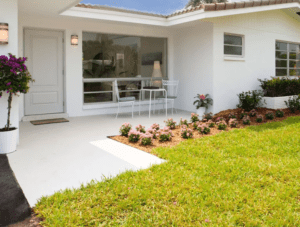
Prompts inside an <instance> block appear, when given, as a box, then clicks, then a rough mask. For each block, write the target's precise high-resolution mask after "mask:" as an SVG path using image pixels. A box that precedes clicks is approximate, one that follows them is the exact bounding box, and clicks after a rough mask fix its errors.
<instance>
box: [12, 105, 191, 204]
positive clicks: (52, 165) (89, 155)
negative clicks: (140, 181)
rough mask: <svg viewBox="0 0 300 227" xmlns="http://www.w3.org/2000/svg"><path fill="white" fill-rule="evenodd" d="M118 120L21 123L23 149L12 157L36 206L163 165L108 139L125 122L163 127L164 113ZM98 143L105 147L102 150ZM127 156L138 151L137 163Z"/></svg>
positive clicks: (105, 117)
mask: <svg viewBox="0 0 300 227" xmlns="http://www.w3.org/2000/svg"><path fill="white" fill-rule="evenodd" d="M168 113H169V114H168V118H173V119H174V120H175V121H177V122H178V121H179V120H180V117H183V118H186V119H189V118H190V112H186V111H178V113H176V112H174V115H172V114H171V110H170V109H169V111H168ZM115 117H116V115H115V114H114V115H101V116H100V115H98V116H87V117H73V118H69V121H70V122H69V123H59V124H48V125H39V126H34V125H32V124H31V123H30V122H20V145H19V146H18V148H17V151H16V152H14V153H11V154H9V155H8V158H9V162H10V165H11V167H12V169H13V171H14V173H15V175H16V178H17V180H18V181H19V184H20V186H21V188H22V189H23V191H24V194H25V196H26V197H27V200H28V202H29V204H30V205H31V206H34V205H35V204H36V202H37V200H38V199H39V198H40V197H42V196H47V195H51V194H53V193H54V192H56V191H59V190H64V189H67V188H78V187H80V186H81V184H86V183H89V182H91V181H92V180H96V181H101V180H102V179H103V177H112V176H116V175H118V174H120V173H122V172H124V171H126V170H132V171H135V170H138V169H141V168H147V167H146V166H148V165H149V164H150V163H151V164H153V163H157V164H158V163H161V162H162V161H163V160H160V159H158V158H157V157H155V156H153V155H150V154H148V153H145V152H143V151H139V150H136V149H134V148H132V149H131V147H128V146H126V145H123V144H120V143H118V142H115V141H112V140H110V139H107V136H111V135H118V134H119V127H120V126H121V125H122V124H123V123H124V122H130V123H131V124H132V126H133V127H135V126H136V125H138V124H142V125H143V126H146V128H149V127H150V125H152V124H153V123H158V124H160V125H161V126H164V125H165V124H164V121H165V120H166V119H167V118H166V115H165V112H164V111H161V112H160V113H156V114H155V115H151V118H149V115H148V112H147V111H146V112H142V113H141V115H140V116H139V115H138V113H135V115H134V118H131V113H121V114H120V115H119V117H118V118H117V119H116V118H115ZM108 141H109V142H108ZM95 143H97V144H102V145H103V147H106V148H99V146H95ZM112 147H113V149H110V148H112ZM128 148H130V149H131V150H128ZM114 151H118V152H119V153H117V154H116V153H114ZM123 151H124V154H123V153H122V152H123ZM128 152H129V153H130V152H136V153H134V154H135V155H134V156H136V158H133V156H132V155H131V156H130V155H129V154H128ZM131 154H132V153H131ZM139 163H142V164H139ZM147 163H148V164H147Z"/></svg>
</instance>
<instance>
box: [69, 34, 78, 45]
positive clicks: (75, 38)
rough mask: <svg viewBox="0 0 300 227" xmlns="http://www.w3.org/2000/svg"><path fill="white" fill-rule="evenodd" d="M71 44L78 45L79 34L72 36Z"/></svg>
mask: <svg viewBox="0 0 300 227" xmlns="http://www.w3.org/2000/svg"><path fill="white" fill-rule="evenodd" d="M71 45H72V46H78V35H72V36H71Z"/></svg>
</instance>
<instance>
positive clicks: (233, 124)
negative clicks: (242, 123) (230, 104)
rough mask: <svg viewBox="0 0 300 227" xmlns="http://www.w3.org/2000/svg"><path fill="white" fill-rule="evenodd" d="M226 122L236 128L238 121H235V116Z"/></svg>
mask: <svg viewBox="0 0 300 227" xmlns="http://www.w3.org/2000/svg"><path fill="white" fill-rule="evenodd" d="M228 124H229V126H230V127H231V128H236V127H237V126H238V124H239V122H238V121H237V119H236V118H231V119H230V120H229V122H228Z"/></svg>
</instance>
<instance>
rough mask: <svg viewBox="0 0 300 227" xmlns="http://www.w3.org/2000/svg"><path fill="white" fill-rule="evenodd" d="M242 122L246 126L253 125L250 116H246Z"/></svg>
mask: <svg viewBox="0 0 300 227" xmlns="http://www.w3.org/2000/svg"><path fill="white" fill-rule="evenodd" d="M242 121H243V124H244V125H250V123H251V120H250V117H249V116H245V117H244V118H243V120H242Z"/></svg>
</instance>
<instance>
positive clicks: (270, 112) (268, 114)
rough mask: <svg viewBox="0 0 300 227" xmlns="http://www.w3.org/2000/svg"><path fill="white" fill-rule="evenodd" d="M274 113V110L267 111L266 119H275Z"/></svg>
mask: <svg viewBox="0 0 300 227" xmlns="http://www.w3.org/2000/svg"><path fill="white" fill-rule="evenodd" d="M274 117H275V116H274V113H273V112H272V111H268V112H267V113H266V119H268V120H273V119H274Z"/></svg>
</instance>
